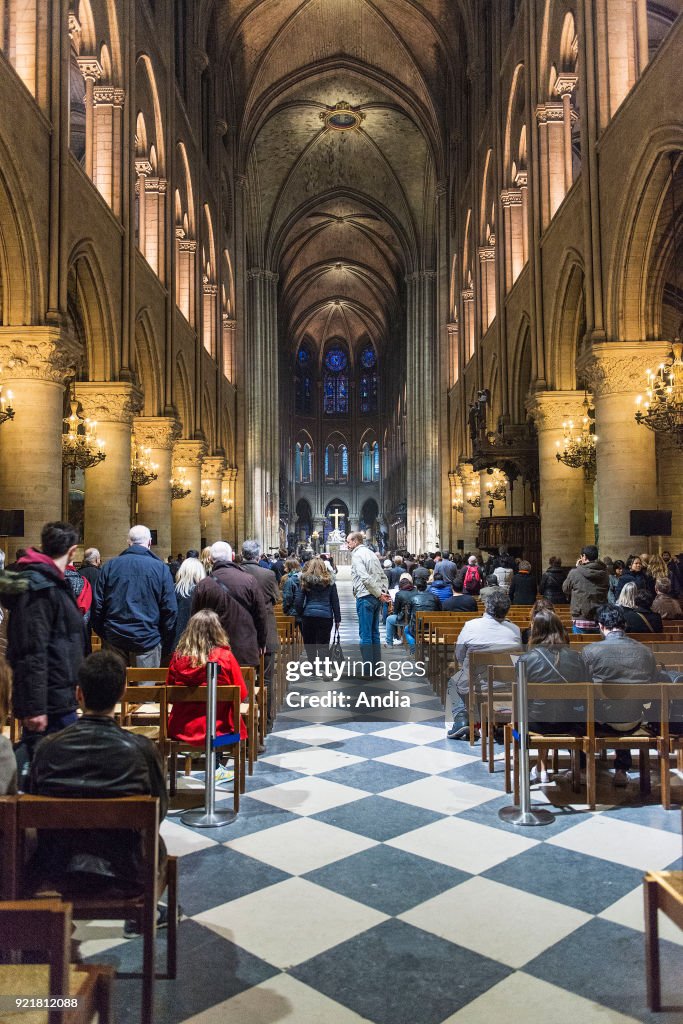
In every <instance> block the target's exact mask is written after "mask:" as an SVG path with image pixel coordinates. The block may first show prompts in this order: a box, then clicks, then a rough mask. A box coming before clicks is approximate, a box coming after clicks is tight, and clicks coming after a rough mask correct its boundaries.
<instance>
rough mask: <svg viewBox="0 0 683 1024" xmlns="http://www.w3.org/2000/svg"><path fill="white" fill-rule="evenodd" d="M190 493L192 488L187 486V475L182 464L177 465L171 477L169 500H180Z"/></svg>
mask: <svg viewBox="0 0 683 1024" xmlns="http://www.w3.org/2000/svg"><path fill="white" fill-rule="evenodd" d="M188 494H192V488H191V487H188V486H187V476H186V474H185V470H184V469H183V467H182V466H178V468H177V469H176V471H175V476H172V477H171V500H172V501H180V500H181V498H186V497H187V496H188Z"/></svg>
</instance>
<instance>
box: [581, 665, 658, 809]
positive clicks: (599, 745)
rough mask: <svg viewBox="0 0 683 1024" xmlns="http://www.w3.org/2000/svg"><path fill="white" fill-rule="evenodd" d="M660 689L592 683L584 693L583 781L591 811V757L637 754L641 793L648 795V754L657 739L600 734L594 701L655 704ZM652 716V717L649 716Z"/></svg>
mask: <svg viewBox="0 0 683 1024" xmlns="http://www.w3.org/2000/svg"><path fill="white" fill-rule="evenodd" d="M660 699H661V686H657V685H656V684H653V683H646V684H642V683H593V685H592V686H590V687H589V688H588V693H587V715H586V741H585V752H586V781H587V785H588V806H589V807H590V809H591V810H592V811H594V810H595V802H596V787H597V777H596V765H595V755H596V753H601V752H602V751H607V750H633V749H637V750H638V754H639V757H638V769H639V774H640V791H641V793H649V792H650V751H651V750H658V748H659V739H660V737H659V736H658V735H656V734H653V733H652V732H651V731H647V730H644V729H641V730H638V731H636V732H634V733H622V734H617V735H614V734H613V733H612V734H609V735H608V734H607V733H606V732H604V731H603V727H602V722H597V723H596V720H595V715H596V706H595V705H596V702H597V701H609V702H610V703H612V702H615V701H616V702H618V701H630V702H634V701H635V702H639V703H640V704H641V705H644V704H646V703H649V702H651V701H656V702H659V701H660ZM653 714H654V713H653Z"/></svg>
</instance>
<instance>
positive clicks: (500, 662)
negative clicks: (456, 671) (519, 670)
mask: <svg viewBox="0 0 683 1024" xmlns="http://www.w3.org/2000/svg"><path fill="white" fill-rule="evenodd" d="M520 653H521V648H520V647H519V646H517V647H516V646H515V645H514V643H512V644H510V646H509V647H495V648H494V647H492V648H490V649H489V650H487V651H470V652H469V661H468V664H469V674H470V679H469V695H470V700H469V717H470V746H471V747H473V746H474V730H475V726H476V724H477V722H481V707H482V705H483V704H484V703H485V702H486V699H487V698H486V691H487V690H488V678H489V676H488V668H489V665H492V666H493V667H494V668H495V667H497V666H501V667H503V668H509V667H510V666H511V665H512V664H513V661H512V658H511V655H513V654H520ZM484 680H486V682H485V683H484ZM496 681H497V678H496ZM482 684H483V685H482ZM483 742H484V739H483V735H482V743H483Z"/></svg>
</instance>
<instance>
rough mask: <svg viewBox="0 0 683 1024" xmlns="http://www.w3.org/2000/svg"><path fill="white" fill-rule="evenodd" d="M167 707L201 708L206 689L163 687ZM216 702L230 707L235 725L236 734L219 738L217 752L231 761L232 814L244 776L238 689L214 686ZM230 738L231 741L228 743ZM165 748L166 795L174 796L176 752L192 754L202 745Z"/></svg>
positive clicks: (175, 743)
mask: <svg viewBox="0 0 683 1024" xmlns="http://www.w3.org/2000/svg"><path fill="white" fill-rule="evenodd" d="M166 697H167V707H170V706H171V705H173V704H188V703H195V704H201V705H202V707H204V706H205V704H206V687H205V686H167V687H166ZM216 700H217V701H219V702H221V703H226V704H231V705H232V720H233V722H236V723H238V725H237V731H236V732H235V733H234V734H232V733H231V734H230V736H225V737H220V739H221V741H222V743H221V748H220V749H226V750H228V751H229V752H230V754H231V756H232V757H233V759H234V762H235V780H234V785H233V809H234V811H235V814H237V813H238V811H239V809H240V793H243V792H244V774H245V764H246V763H245V750H244V744H243V743H242V742H241V740H240V732H239V722H240V720H241V715H240V687H239V686H217V687H216ZM166 731H167V732H168V723H167V725H166ZM230 737H232V742H230ZM168 743H169V749H170V754H171V767H170V786H169V792H170V794H171V796H174V795H175V793H176V759H177V756H178V753H179V752H181V751H184V750H189V751H192V752H193V753H194V754H195V755H197V754H198V753H203V752H204V744H203V743H202V744H201V745H198V746H195V745H194V744H192V743H186V742H185V741H184V740H173V739H170V738H169V740H168Z"/></svg>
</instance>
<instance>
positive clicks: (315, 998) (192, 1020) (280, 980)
mask: <svg viewBox="0 0 683 1024" xmlns="http://www.w3.org/2000/svg"><path fill="white" fill-rule="evenodd" d="M226 1021H239V1024H303V1022H305V1024H368V1021H367V1019H366V1018H365V1017H359V1016H358V1014H357V1013H354V1012H353V1010H347V1008H346V1007H345V1006H342V1005H341V1004H340V1003H337V1002H335V1001H334V999H328V998H327V996H324V995H323V994H322V993H321V992H316V991H315V989H312V988H310V987H309V986H308V985H304V984H303V983H302V982H300V981H297V980H296V978H292V977H291V975H289V974H276V975H275V977H274V978H269V979H268V981H263V982H262V983H261V984H260V985H256V986H255V987H254V988H250V989H247V991H246V992H240V994H239V995H237V996H233V998H232V999H228V1000H226V1002H224V1003H220V1004H219V1005H218V1006H212V1007H211V1009H209V1010H204V1012H203V1013H198V1014H196V1016H194V1017H189V1018H188V1019H187V1020H186V1021H184V1022H183V1024H226Z"/></svg>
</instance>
